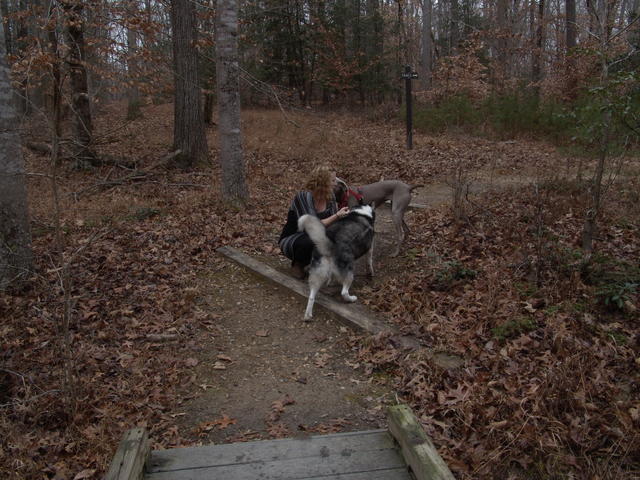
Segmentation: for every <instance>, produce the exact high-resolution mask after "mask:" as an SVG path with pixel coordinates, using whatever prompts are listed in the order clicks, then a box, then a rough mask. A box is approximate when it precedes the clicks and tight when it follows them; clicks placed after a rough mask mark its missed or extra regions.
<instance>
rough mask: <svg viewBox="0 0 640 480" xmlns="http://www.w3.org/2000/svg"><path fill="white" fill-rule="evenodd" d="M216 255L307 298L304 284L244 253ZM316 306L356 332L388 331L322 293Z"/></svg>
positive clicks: (375, 320) (222, 249)
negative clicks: (332, 314) (336, 317)
mask: <svg viewBox="0 0 640 480" xmlns="http://www.w3.org/2000/svg"><path fill="white" fill-rule="evenodd" d="M217 251H218V253H220V254H222V255H224V256H226V257H228V258H230V259H231V260H233V261H235V262H237V263H239V264H240V265H242V266H244V267H246V268H248V269H249V270H251V271H253V272H255V273H257V274H259V275H261V276H263V277H266V278H268V279H269V280H271V281H272V282H275V283H277V284H278V285H281V286H283V287H285V288H287V289H289V290H292V291H294V292H295V293H297V294H298V295H301V296H303V297H304V298H307V297H308V296H309V287H308V285H307V283H306V282H302V281H300V280H297V279H295V278H293V277H290V276H289V275H285V274H284V273H281V272H279V271H277V270H276V269H274V268H272V267H270V266H269V265H265V264H264V263H262V262H260V261H258V260H256V259H255V258H252V257H250V256H249V255H245V254H244V253H242V252H240V251H238V250H236V249H235V248H232V247H220V248H218V250H217ZM316 304H318V305H321V306H323V307H324V308H326V309H327V310H329V311H331V312H333V313H335V314H336V315H337V316H338V318H339V319H340V320H341V321H342V322H343V323H344V324H346V325H347V326H349V327H351V328H355V329H357V330H364V331H366V332H369V333H371V334H377V333H380V332H382V331H387V330H390V328H389V326H388V325H386V323H385V322H383V321H382V320H380V319H378V318H375V317H374V316H373V315H370V314H366V313H363V312H360V311H358V310H357V309H356V308H353V306H351V305H349V304H346V303H341V302H337V301H335V300H333V299H332V298H329V297H327V296H326V295H324V294H323V293H319V294H318V295H317V296H316ZM303 313H304V312H303V310H300V317H302V316H303Z"/></svg>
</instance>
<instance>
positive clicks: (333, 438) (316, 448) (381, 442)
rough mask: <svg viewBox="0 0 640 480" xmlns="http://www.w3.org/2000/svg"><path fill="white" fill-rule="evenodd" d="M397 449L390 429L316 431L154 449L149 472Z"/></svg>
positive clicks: (149, 463)
mask: <svg viewBox="0 0 640 480" xmlns="http://www.w3.org/2000/svg"><path fill="white" fill-rule="evenodd" d="M382 450H396V445H395V442H394V441H393V438H392V437H391V435H389V432H388V431H387V430H369V431H364V432H349V433H343V434H333V435H316V436H312V437H308V438H305V439H295V438H287V439H281V440H261V441H254V442H246V443H229V444H221V445H208V446H204V447H187V448H177V449H171V450H158V451H153V452H152V453H151V458H150V459H149V462H148V472H151V473H155V472H164V471H176V470H183V469H189V468H203V467H214V466H219V465H230V464H233V463H252V462H253V463H255V462H265V461H273V460H276V459H277V460H280V461H284V460H295V459H300V458H309V457H313V456H323V455H334V456H335V455H342V456H350V455H352V454H356V452H358V453H359V452H368V451H377V452H379V451H382Z"/></svg>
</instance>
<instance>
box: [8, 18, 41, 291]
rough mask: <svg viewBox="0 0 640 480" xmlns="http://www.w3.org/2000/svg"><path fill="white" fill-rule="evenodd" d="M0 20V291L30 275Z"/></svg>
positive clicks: (25, 212)
mask: <svg viewBox="0 0 640 480" xmlns="http://www.w3.org/2000/svg"><path fill="white" fill-rule="evenodd" d="M9 74H10V72H9V65H8V63H7V58H6V47H5V37H4V25H3V24H2V22H0V291H3V290H6V289H7V287H9V286H16V287H17V286H19V285H20V284H21V283H23V282H24V281H25V280H26V279H27V278H28V277H29V275H30V271H31V265H32V256H33V255H32V251H31V233H30V231H29V215H28V213H29V212H28V207H27V189H26V186H25V176H24V173H25V172H24V161H23V159H22V150H21V148H20V137H19V136H18V122H17V116H16V110H15V105H14V102H13V91H12V89H11V83H10V79H9Z"/></svg>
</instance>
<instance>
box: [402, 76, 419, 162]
mask: <svg viewBox="0 0 640 480" xmlns="http://www.w3.org/2000/svg"><path fill="white" fill-rule="evenodd" d="M402 78H404V85H405V92H406V103H407V149H409V150H411V149H412V148H413V105H412V103H411V79H413V78H418V74H417V73H415V72H412V71H411V65H405V67H404V73H403V74H402Z"/></svg>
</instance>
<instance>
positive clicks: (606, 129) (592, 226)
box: [582, 1, 612, 258]
mask: <svg viewBox="0 0 640 480" xmlns="http://www.w3.org/2000/svg"><path fill="white" fill-rule="evenodd" d="M599 7H600V8H599V9H598V11H597V15H595V17H596V18H598V19H599V22H598V24H597V25H598V28H597V33H598V39H599V40H600V52H599V55H600V59H601V60H600V62H601V63H600V85H601V86H602V87H603V88H607V84H608V81H609V64H608V55H607V49H608V46H609V37H610V35H609V34H610V29H609V25H608V21H609V8H608V7H609V4H608V1H602V2H601V3H600V4H599ZM594 13H595V11H594ZM609 88H610V87H609ZM611 116H612V115H611V110H610V109H609V108H605V109H603V111H602V123H601V128H602V130H601V132H600V151H599V152H598V153H599V155H598V163H597V164H596V170H595V172H594V174H593V178H592V179H591V182H590V183H589V202H590V204H589V205H588V207H587V211H586V212H585V219H584V225H583V228H582V249H583V250H584V251H585V253H586V254H587V258H590V257H591V253H592V252H593V240H594V238H595V235H596V231H597V221H598V216H599V214H600V205H601V202H602V179H603V177H604V171H605V167H606V164H607V157H608V153H609V152H608V150H609V141H610V138H609V136H610V134H611Z"/></svg>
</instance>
